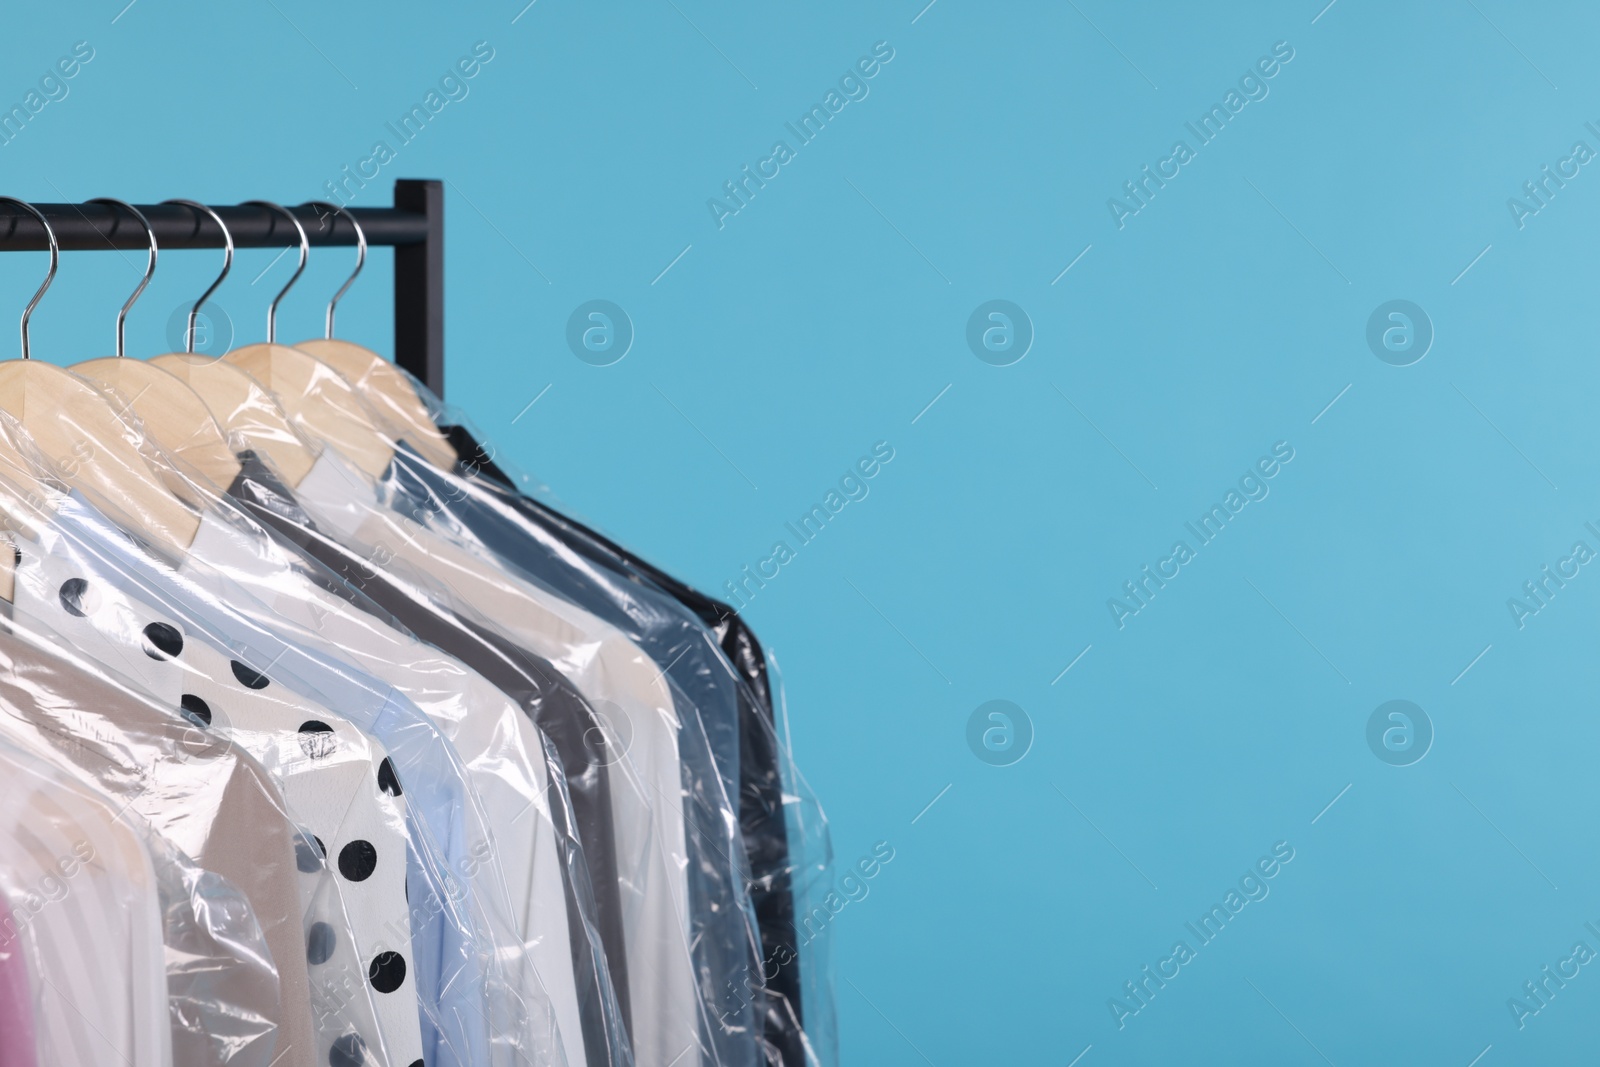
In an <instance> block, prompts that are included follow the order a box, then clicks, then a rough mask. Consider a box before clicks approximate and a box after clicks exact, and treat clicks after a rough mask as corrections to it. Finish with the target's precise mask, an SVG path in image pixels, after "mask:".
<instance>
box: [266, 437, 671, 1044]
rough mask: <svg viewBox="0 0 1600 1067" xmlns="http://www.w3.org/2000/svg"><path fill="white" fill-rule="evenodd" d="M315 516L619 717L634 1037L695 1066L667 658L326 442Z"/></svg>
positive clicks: (307, 490) (619, 809)
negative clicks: (483, 547)
mask: <svg viewBox="0 0 1600 1067" xmlns="http://www.w3.org/2000/svg"><path fill="white" fill-rule="evenodd" d="M295 497H296V499H298V500H299V502H300V504H301V505H302V506H303V507H304V508H305V509H306V511H307V512H308V513H309V514H310V515H311V517H312V518H313V519H314V520H315V521H316V522H317V524H318V525H320V526H322V527H323V528H324V529H326V530H328V531H329V532H330V533H332V534H334V535H335V536H337V537H339V538H340V539H341V540H343V541H344V542H345V543H346V544H347V545H348V546H350V547H352V548H356V549H358V550H360V551H363V552H366V553H368V554H369V555H370V557H371V559H372V561H373V565H374V566H380V567H384V568H386V569H389V570H393V571H395V572H396V573H402V574H404V575H405V577H407V578H408V579H410V580H412V581H414V582H416V583H417V584H418V585H420V586H421V587H422V588H424V589H430V590H434V591H435V592H436V594H437V595H438V596H439V597H440V598H441V599H442V601H443V602H444V603H446V604H448V605H449V606H450V607H451V608H452V609H453V610H456V611H459V612H461V613H463V614H465V615H468V616H471V617H474V618H479V619H483V620H485V621H486V622H488V624H489V625H490V626H491V627H492V628H493V629H495V630H497V631H499V632H501V633H503V634H505V635H506V636H507V637H509V638H511V639H512V640H514V641H516V642H517V643H518V644H520V645H523V646H524V647H526V648H527V649H528V650H529V651H531V652H534V653H536V654H538V655H540V656H543V657H544V658H545V659H547V660H549V661H550V662H551V663H552V664H554V665H555V667H556V668H557V669H558V670H560V671H561V672H562V673H563V674H565V675H566V676H567V677H568V678H569V679H570V680H571V681H572V683H573V684H574V685H576V686H577V687H578V689H579V690H580V691H582V693H583V695H584V696H585V697H587V698H588V700H589V702H590V703H591V704H593V705H594V707H595V709H596V710H597V711H598V712H599V713H600V715H601V716H602V717H603V718H605V719H607V720H613V722H612V725H613V727H614V728H615V730H616V732H617V733H618V734H619V735H620V737H619V738H617V739H608V741H612V740H615V741H616V743H617V744H618V747H619V748H625V749H626V755H625V756H624V757H622V759H621V760H620V761H619V763H618V764H617V765H616V766H614V767H613V768H612V771H613V772H614V773H612V774H611V776H610V783H611V789H612V811H613V817H614V821H615V830H616V841H617V868H618V873H619V875H620V876H621V878H622V880H623V882H624V890H625V894H626V897H627V898H628V900H629V903H630V905H631V906H629V907H628V908H627V914H626V915H625V916H624V932H625V935H626V940H627V950H628V974H629V977H630V986H631V990H630V993H631V997H632V1015H633V1048H634V1053H635V1056H636V1058H637V1060H638V1062H639V1063H640V1064H641V1065H645V1064H649V1065H657V1067H659V1065H665V1064H672V1065H673V1067H699V1065H700V1064H701V1059H702V1056H701V1050H702V1041H701V1033H702V1028H701V1019H700V1013H701V1006H700V1003H699V999H698V997H697V994H696V983H695V972H694V967H693V963H692V960H691V956H690V948H689V939H690V936H691V930H690V922H689V904H688V875H687V868H688V864H689V853H688V848H687V842H686V837H685V832H686V831H685V826H684V810H683V779H682V772H681V768H680V762H679V756H678V729H679V720H678V716H677V712H676V711H675V709H674V707H673V702H672V695H671V692H670V690H669V689H668V686H667V682H666V679H665V676H664V672H662V671H661V670H660V668H659V667H658V666H657V665H656V663H655V662H654V661H653V660H651V659H650V657H649V656H647V655H646V654H645V653H644V651H643V650H642V649H640V648H639V647H638V646H637V645H636V644H634V643H633V642H632V641H631V640H629V639H628V637H627V636H626V635H625V634H623V633H622V631H620V630H618V629H617V628H616V627H614V626H612V625H611V624H610V623H607V622H605V621H604V620H602V619H599V618H597V617H596V616H594V615H593V614H591V613H589V612H587V611H584V610H583V609H582V608H580V607H578V606H576V605H574V604H572V603H570V602H568V601H566V600H563V599H561V598H560V597H558V596H556V595H555V594H554V593H551V592H550V591H548V590H545V589H541V588H539V587H538V586H535V585H533V584H532V583H529V582H526V581H522V580H521V579H518V578H515V577H513V576H512V575H510V574H508V573H506V572H505V571H503V570H501V569H499V568H496V567H494V566H491V565H490V564H487V563H485V562H483V561H482V560H480V559H478V558H477V557H476V556H474V555H473V554H472V553H470V552H468V551H467V550H466V549H463V548H461V547H459V546H457V545H455V544H453V543H452V542H449V541H447V540H445V539H444V538H443V537H441V536H440V535H438V534H436V533H434V532H433V531H431V530H429V529H427V528H426V527H423V526H421V525H420V524H418V523H416V522H414V521H412V520H410V519H408V518H406V517H405V516H403V515H399V514H397V513H395V512H393V511H390V510H389V509H387V508H384V507H383V506H381V505H380V504H379V503H378V502H377V500H376V497H375V496H374V493H373V490H372V488H371V486H370V485H369V484H368V483H366V482H365V481H364V480H363V479H362V478H361V476H360V475H359V474H357V473H355V472H354V471H352V470H351V469H350V468H349V467H348V466H346V465H345V464H344V463H343V462H342V461H341V460H340V459H339V458H338V457H337V455H336V454H335V453H334V452H333V450H332V449H327V450H325V451H324V452H323V454H322V456H321V457H319V458H318V460H317V463H316V465H315V466H313V468H312V470H311V473H310V474H308V475H306V477H305V478H304V479H302V480H301V482H300V484H299V485H297V486H296V487H295Z"/></svg>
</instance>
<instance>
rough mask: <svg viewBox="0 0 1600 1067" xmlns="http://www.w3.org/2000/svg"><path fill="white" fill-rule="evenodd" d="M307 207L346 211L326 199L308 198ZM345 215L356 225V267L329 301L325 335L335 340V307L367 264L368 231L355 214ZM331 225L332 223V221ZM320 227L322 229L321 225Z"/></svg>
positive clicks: (336, 211)
mask: <svg viewBox="0 0 1600 1067" xmlns="http://www.w3.org/2000/svg"><path fill="white" fill-rule="evenodd" d="M306 207H314V208H326V209H327V210H328V211H332V212H333V214H334V215H335V216H338V215H339V214H340V213H342V212H344V208H342V207H339V206H338V205H336V204H330V203H328V201H326V200H307V201H306ZM326 217H327V216H326V212H325V213H324V214H323V215H321V216H319V217H318V221H319V222H320V220H321V219H322V218H326ZM345 217H346V218H347V219H349V220H350V225H351V226H354V227H355V230H356V269H355V270H353V271H351V272H350V277H348V278H346V279H345V280H344V284H343V285H341V286H339V291H338V292H337V293H334V294H333V299H332V300H330V301H328V325H327V328H326V330H325V331H324V334H323V336H325V337H326V338H327V339H328V340H330V341H331V340H333V312H334V309H335V308H337V307H338V306H339V301H340V300H341V299H342V298H343V297H344V294H345V293H347V292H349V291H350V287H351V286H352V285H354V284H355V280H356V278H357V277H358V276H359V275H360V274H361V268H362V267H364V266H366V265H367V231H366V230H364V229H362V228H361V223H360V222H358V221H356V217H355V215H354V214H346V215H345ZM330 225H332V224H331V223H330ZM318 228H319V229H320V226H319V227H318Z"/></svg>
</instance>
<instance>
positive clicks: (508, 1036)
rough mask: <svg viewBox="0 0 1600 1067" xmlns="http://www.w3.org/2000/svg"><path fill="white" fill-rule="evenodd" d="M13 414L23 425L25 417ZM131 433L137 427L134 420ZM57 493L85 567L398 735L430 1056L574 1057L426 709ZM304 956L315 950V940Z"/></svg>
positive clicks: (66, 533) (281, 681) (290, 685)
mask: <svg viewBox="0 0 1600 1067" xmlns="http://www.w3.org/2000/svg"><path fill="white" fill-rule="evenodd" d="M9 428H10V429H11V430H12V431H13V434H14V435H15V436H14V439H18V438H20V430H17V429H16V428H15V427H14V424H13V425H12V426H11V427H9ZM83 432H84V433H85V435H86V436H91V437H92V433H91V432H90V431H83ZM128 433H129V435H130V436H132V437H137V435H136V434H135V433H134V431H133V430H132V429H131V428H130V429H129V431H128ZM140 447H141V448H142V449H148V443H147V442H144V441H142V440H141V441H140ZM149 451H150V452H151V453H152V454H153V462H152V469H155V470H157V471H159V472H160V473H161V475H162V476H164V477H168V478H170V479H172V480H176V479H177V478H178V477H179V472H177V470H176V468H175V467H174V466H172V465H171V463H170V461H164V460H163V458H162V457H160V456H159V454H158V453H154V450H153V449H150V450H149ZM189 490H190V492H191V493H193V492H194V487H193V486H192V485H190V486H189ZM52 503H53V513H52V514H50V515H49V517H48V520H47V521H46V522H45V524H44V525H45V529H46V531H47V533H48V535H49V536H50V537H52V538H59V539H60V542H61V543H62V544H71V545H72V547H73V552H74V558H75V561H76V562H78V563H80V564H81V565H82V566H83V567H84V568H85V570H86V575H85V580H86V581H88V582H90V583H93V584H98V583H104V584H105V585H106V586H107V587H109V588H113V589H118V590H122V591H124V592H127V593H129V594H130V595H132V594H136V595H137V596H138V597H139V598H140V599H141V600H142V601H143V602H144V603H145V604H147V605H149V606H150V607H152V608H154V609H157V610H159V611H160V612H162V613H163V614H164V615H165V617H166V618H167V619H170V620H171V622H170V625H172V626H174V627H175V628H176V629H178V630H179V631H180V633H181V634H182V635H185V636H188V635H195V636H203V637H204V638H205V639H206V640H207V641H208V642H210V643H212V644H213V645H215V646H217V647H220V648H225V649H227V650H228V651H229V653H230V655H231V657H232V658H233V659H235V660H237V661H238V662H239V664H240V665H241V667H243V668H244V669H245V670H247V671H249V672H251V674H252V676H259V677H260V678H262V679H266V680H267V681H268V682H269V683H270V684H278V685H282V686H285V687H286V688H287V689H288V690H289V691H291V692H293V693H297V694H299V695H300V696H301V697H304V698H307V699H310V700H313V701H315V702H317V703H319V704H321V705H322V706H324V707H330V708H332V707H337V708H338V711H339V714H340V715H342V716H344V717H345V718H346V719H348V720H349V721H350V722H351V723H352V724H353V725H354V726H355V727H356V728H358V729H359V730H362V731H365V732H367V733H369V734H372V735H373V736H375V737H376V738H377V739H378V740H379V741H380V742H381V743H382V744H383V745H384V746H386V747H387V749H388V755H389V758H390V759H391V761H392V764H393V766H394V769H395V772H396V775H395V776H396V778H397V780H398V781H399V782H401V783H403V787H404V794H405V796H406V801H407V803H406V809H405V810H406V820H407V821H406V829H407V842H406V843H407V857H406V859H407V888H408V891H409V897H410V909H411V925H412V932H413V936H412V942H413V944H412V949H413V953H414V955H415V957H416V960H415V962H416V964H417V967H416V971H417V975H416V978H417V984H416V990H417V993H418V994H419V996H420V1000H421V1003H422V1005H423V1009H424V1018H423V1020H422V1022H423V1042H424V1056H425V1057H426V1058H427V1059H428V1061H430V1062H433V1063H436V1064H439V1065H441V1067H442V1065H444V1064H455V1063H459V1064H471V1065H474V1067H476V1065H478V1064H481V1063H513V1062H516V1063H521V1062H535V1063H561V1062H563V1057H562V1053H561V1049H560V1047H559V1037H558V1035H557V1032H556V1029H555V1024H554V1019H553V1015H552V1013H551V1011H550V1008H549V1005H548V1003H547V1002H546V1001H545V1000H544V998H543V994H542V992H541V991H540V990H539V989H538V985H537V982H536V981H533V980H530V979H528V978H527V977H525V976H523V975H521V974H513V975H508V974H507V967H508V966H521V965H522V964H523V963H524V962H525V953H524V952H523V951H522V948H521V942H520V939H519V938H518V937H517V935H516V934H515V933H514V932H513V931H511V930H509V929H508V928H507V926H506V924H505V923H504V921H502V919H501V917H500V916H498V915H496V913H495V912H494V910H493V909H494V908H495V906H496V905H497V902H498V900H499V899H503V890H502V891H497V890H496V887H497V886H498V885H500V884H503V882H502V880H501V878H500V868H499V864H498V861H497V859H496V858H495V856H494V849H493V845H492V843H491V839H490V837H489V835H488V833H487V832H486V830H485V821H484V819H483V816H482V811H481V809H480V807H479V805H478V801H477V798H476V796H475V794H474V791H473V790H472V788H471V787H470V785H469V784H468V782H467V778H466V773H465V770H464V768H463V767H462V766H461V763H460V760H459V758H458V757H457V755H456V754H455V752H454V750H453V748H452V747H451V746H450V744H449V742H448V741H447V740H446V739H445V738H444V737H442V736H441V735H440V733H439V732H438V730H437V729H436V728H435V727H434V726H433V724H432V723H431V722H430V721H429V720H428V719H427V717H426V716H424V715H423V714H422V713H421V712H420V711H418V710H417V708H416V707H415V705H414V704H412V703H411V702H410V701H409V700H408V699H406V698H405V697H404V695H403V694H400V693H399V692H397V691H396V690H395V689H394V688H393V687H392V686H390V685H388V684H387V683H385V682H382V681H380V680H379V679H377V678H375V677H373V676H372V675H370V674H368V673H366V672H364V671H362V670H360V669H359V668H356V667H354V666H352V665H351V664H349V663H347V662H343V661H341V660H339V659H338V658H337V657H335V656H332V655H330V654H328V653H325V652H319V651H315V650H313V649H311V648H308V647H306V646H304V645H301V644H298V643H294V642H292V641H288V640H285V639H284V638H283V637H282V636H280V634H279V633H278V632H277V631H276V630H275V629H274V628H273V626H272V625H271V623H272V622H275V623H278V624H280V625H284V626H287V623H286V622H285V621H284V620H282V619H281V618H279V617H278V615H277V614H276V613H275V612H274V611H273V610H272V609H271V608H269V607H268V606H266V605H263V604H261V603H260V602H259V601H256V600H254V599H253V598H252V597H251V596H249V595H248V594H246V593H244V592H243V591H241V590H238V589H237V588H236V587H231V586H230V585H229V583H228V582H227V581H226V579H225V578H224V577H223V576H221V575H218V574H210V573H207V572H206V571H205V569H204V564H203V561H200V560H198V559H196V558H194V557H193V556H192V554H191V555H189V556H187V557H185V558H183V559H182V560H180V561H179V562H178V563H174V562H172V561H170V560H169V559H165V558H163V557H162V554H161V553H159V552H158V551H157V550H155V549H154V548H152V547H151V546H150V545H147V544H140V543H138V542H136V541H135V540H134V539H133V538H132V537H130V536H129V535H128V534H127V533H125V532H123V531H122V530H119V529H118V528H117V527H116V526H114V525H113V524H112V523H111V522H110V521H109V520H108V519H107V518H106V515H105V514H104V513H102V512H101V511H100V510H98V509H97V508H96V507H95V506H93V505H92V504H91V503H90V502H89V501H88V500H87V499H86V498H84V497H82V496H80V495H78V494H76V493H74V494H71V495H69V496H66V497H63V498H61V499H60V500H58V501H53V502H52ZM105 504H106V506H107V508H108V509H109V508H114V507H115V506H116V505H115V503H114V502H109V501H108V502H105ZM218 590H227V591H228V592H227V593H226V595H219V593H218V592H217V591H218ZM268 620H270V622H269V621H268ZM291 854H292V853H291ZM297 940H300V939H297ZM274 955H275V956H276V955H277V953H275V954H274ZM299 958H300V959H301V960H302V961H303V960H304V958H305V946H304V942H303V940H302V942H301V946H300V949H299Z"/></svg>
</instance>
